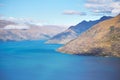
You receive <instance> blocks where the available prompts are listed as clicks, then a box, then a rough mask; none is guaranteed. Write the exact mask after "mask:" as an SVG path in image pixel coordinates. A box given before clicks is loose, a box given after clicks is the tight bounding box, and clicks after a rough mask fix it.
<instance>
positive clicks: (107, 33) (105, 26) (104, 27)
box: [58, 15, 120, 57]
mask: <svg viewBox="0 0 120 80" xmlns="http://www.w3.org/2000/svg"><path fill="white" fill-rule="evenodd" d="M58 51H60V52H63V53H70V54H83V55H95V56H116V57H120V15H118V16H116V17H114V18H111V19H109V20H105V21H102V22H100V23H98V24H96V25H94V26H93V27H92V28H90V29H89V30H87V31H86V32H84V33H82V34H81V35H80V36H79V37H78V38H76V39H74V40H73V41H70V42H69V43H67V44H66V45H65V46H63V47H61V48H59V49H58Z"/></svg>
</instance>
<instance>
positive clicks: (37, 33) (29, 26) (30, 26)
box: [0, 18, 65, 41]
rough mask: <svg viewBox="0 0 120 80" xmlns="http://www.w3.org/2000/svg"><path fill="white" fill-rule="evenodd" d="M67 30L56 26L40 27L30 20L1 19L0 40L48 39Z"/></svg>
mask: <svg viewBox="0 0 120 80" xmlns="http://www.w3.org/2000/svg"><path fill="white" fill-rule="evenodd" d="M63 30H65V28H63V27H61V26H56V25H40V24H38V22H37V23H35V22H32V21H29V20H19V19H2V18H1V19H0V40H1V41H9V40H12V41H19V40H39V39H48V38H50V37H52V36H54V35H56V34H58V33H60V32H62V31H63Z"/></svg>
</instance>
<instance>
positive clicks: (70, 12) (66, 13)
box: [63, 10, 86, 16]
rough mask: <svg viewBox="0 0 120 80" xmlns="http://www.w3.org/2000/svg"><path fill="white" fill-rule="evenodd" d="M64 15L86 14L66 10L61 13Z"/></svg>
mask: <svg viewBox="0 0 120 80" xmlns="http://www.w3.org/2000/svg"><path fill="white" fill-rule="evenodd" d="M63 14H64V15H81V16H83V15H86V13H84V12H79V11H75V10H66V11H64V12H63Z"/></svg>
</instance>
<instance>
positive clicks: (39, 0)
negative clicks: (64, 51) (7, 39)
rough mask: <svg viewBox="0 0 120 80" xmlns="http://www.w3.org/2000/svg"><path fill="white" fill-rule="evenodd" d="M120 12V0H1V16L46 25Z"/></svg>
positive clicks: (90, 18) (75, 21) (97, 17)
mask: <svg viewBox="0 0 120 80" xmlns="http://www.w3.org/2000/svg"><path fill="white" fill-rule="evenodd" d="M119 13H120V0H0V16H5V17H15V18H26V19H34V20H35V19H36V20H39V21H40V22H41V23H43V24H46V25H65V26H69V25H76V24H78V23H79V22H81V21H83V20H87V21H88V20H96V19H99V18H100V17H102V16H104V15H106V16H115V15H117V14H119Z"/></svg>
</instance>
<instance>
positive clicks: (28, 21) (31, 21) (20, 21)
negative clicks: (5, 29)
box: [0, 16, 45, 26]
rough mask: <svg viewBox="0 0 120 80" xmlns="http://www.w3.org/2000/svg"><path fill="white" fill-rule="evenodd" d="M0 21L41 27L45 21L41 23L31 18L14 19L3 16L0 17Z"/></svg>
mask: <svg viewBox="0 0 120 80" xmlns="http://www.w3.org/2000/svg"><path fill="white" fill-rule="evenodd" d="M0 20H7V21H12V22H15V23H17V24H22V25H24V24H34V25H38V26H42V25H43V23H45V21H44V22H43V21H42V20H34V19H32V18H15V17H5V16H0Z"/></svg>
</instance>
